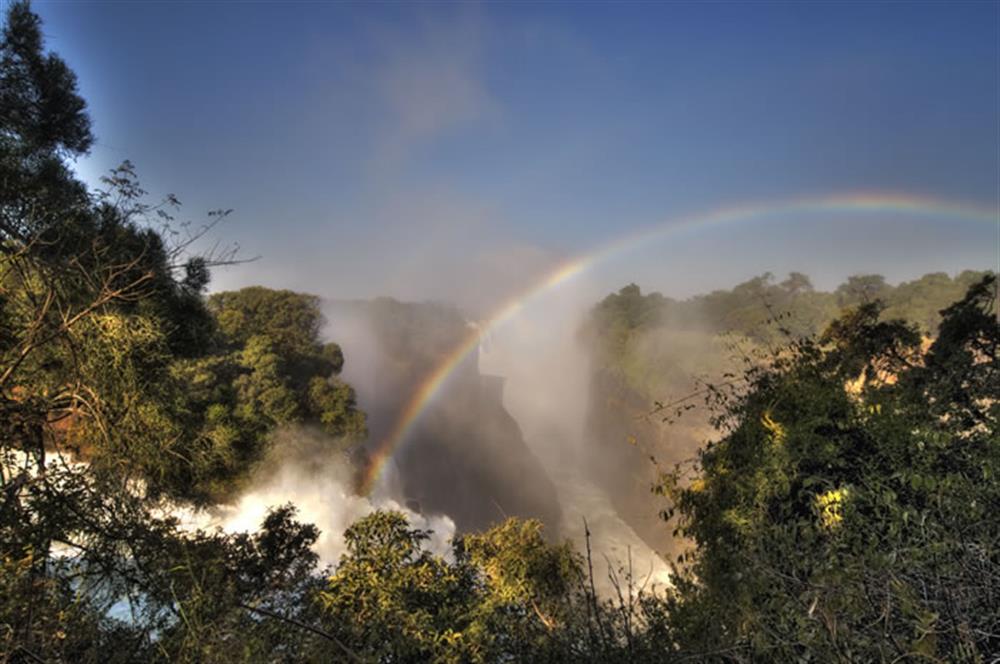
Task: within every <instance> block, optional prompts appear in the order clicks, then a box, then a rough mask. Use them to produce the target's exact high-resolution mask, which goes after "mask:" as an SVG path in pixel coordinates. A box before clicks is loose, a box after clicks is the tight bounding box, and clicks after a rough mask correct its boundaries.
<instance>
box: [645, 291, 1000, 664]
mask: <svg viewBox="0 0 1000 664" xmlns="http://www.w3.org/2000/svg"><path fill="white" fill-rule="evenodd" d="M994 289H995V279H994V278H993V277H987V278H985V279H983V280H982V281H980V282H979V283H977V284H976V285H974V286H973V287H972V288H971V289H970V291H969V293H968V294H967V296H966V297H965V298H963V299H962V300H961V301H959V302H957V303H956V304H954V305H952V306H951V307H949V308H947V309H945V310H944V311H943V312H942V318H941V323H940V332H939V335H938V337H937V338H936V339H935V340H934V342H933V343H932V344H931V346H930V348H929V350H927V352H926V353H922V352H921V349H920V335H919V334H918V332H917V331H916V330H915V329H914V328H912V327H910V326H908V325H906V324H904V323H902V322H898V321H884V320H880V314H881V307H880V306H879V305H878V304H876V303H869V304H866V305H863V306H861V307H860V308H859V309H857V310H855V311H854V312H852V313H851V314H849V315H848V316H846V317H845V318H842V319H840V320H838V321H836V322H835V323H834V324H833V325H832V326H831V327H830V329H829V330H828V332H827V333H826V334H825V335H824V337H823V338H822V339H821V340H820V341H819V342H815V341H811V340H805V341H801V342H797V343H795V344H793V346H792V347H791V348H789V349H786V350H785V351H783V352H782V353H780V354H779V356H778V357H776V358H774V360H773V362H772V363H771V365H769V366H768V367H766V368H759V367H758V368H754V369H751V370H750V371H748V373H747V374H746V378H747V383H746V384H745V387H744V388H742V389H739V390H735V391H733V392H730V393H723V392H716V393H714V394H713V397H716V398H717V401H716V403H717V404H718V405H719V407H720V411H719V414H718V417H717V419H716V423H717V424H718V425H719V426H720V427H722V430H723V432H724V435H723V437H722V438H721V439H719V440H718V441H716V442H713V443H710V444H709V445H708V446H707V447H705V448H704V450H703V451H701V452H700V453H699V455H698V469H697V473H696V475H695V477H694V478H693V479H691V481H689V482H687V481H685V475H684V474H683V473H681V472H678V473H675V474H674V475H672V476H670V477H667V478H665V482H664V485H663V491H664V492H666V493H667V494H668V495H669V496H670V497H671V498H672V499H673V502H674V510H675V514H676V516H677V518H678V527H679V530H680V532H681V533H682V534H683V535H685V536H687V537H690V538H692V539H693V541H694V543H695V548H694V549H693V550H692V551H690V552H689V553H688V554H687V555H686V557H685V558H684V559H683V562H684V566H683V569H684V571H685V575H684V576H682V577H680V581H679V586H678V587H679V590H680V592H679V595H678V598H679V602H678V605H677V606H676V607H675V609H674V610H673V611H672V617H671V620H672V621H675V625H678V626H679V627H678V629H677V633H686V634H687V636H686V637H685V638H684V641H683V645H684V647H685V648H692V649H698V650H703V651H715V652H726V653H728V654H727V657H728V658H730V659H733V660H735V661H760V660H767V661H891V660H899V659H906V658H917V657H920V658H923V659H928V660H930V661H969V662H976V661H986V657H987V655H989V654H990V653H995V652H996V651H997V649H998V648H1000V641H998V640H997V636H996V634H995V630H994V629H993V628H992V627H991V625H992V626H995V625H996V624H998V623H1000V613H998V611H997V607H998V606H1000V603H998V601H997V600H998V596H997V594H996V589H997V588H998V587H1000V585H998V580H1000V528H998V527H997V524H998V522H997V521H996V519H994V518H992V517H991V516H990V515H995V514H996V513H997V511H998V510H1000V481H998V480H997V471H998V470H1000V434H998V427H997V425H998V421H1000V418H998V415H1000V411H998V406H997V401H996V395H997V393H998V392H997V386H998V385H1000V382H998V374H997V359H996V358H997V350H998V343H1000V333H998V327H997V323H996V317H995V316H996V313H995V299H994V298H995V290H994ZM859 377H860V380H859ZM684 625H687V628H686V629H684V628H683V626H684Z"/></svg>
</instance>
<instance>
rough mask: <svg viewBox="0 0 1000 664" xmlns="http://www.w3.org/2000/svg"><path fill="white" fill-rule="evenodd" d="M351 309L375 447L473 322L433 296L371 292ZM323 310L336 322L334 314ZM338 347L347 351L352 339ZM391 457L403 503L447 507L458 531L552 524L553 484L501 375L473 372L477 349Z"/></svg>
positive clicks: (433, 509) (556, 513) (432, 509)
mask: <svg viewBox="0 0 1000 664" xmlns="http://www.w3.org/2000/svg"><path fill="white" fill-rule="evenodd" d="M350 309H351V315H352V316H353V318H354V320H355V323H356V322H357V321H358V320H362V321H363V323H364V324H363V325H355V326H356V328H357V329H358V330H359V331H362V330H363V334H364V335H367V338H366V339H365V340H364V343H365V344H366V346H367V347H366V353H365V359H366V361H367V363H368V365H369V366H368V367H365V369H367V371H368V373H369V375H368V376H367V378H360V379H358V381H357V382H358V383H359V385H362V386H366V387H364V388H363V389H362V390H359V394H362V395H364V397H365V402H363V404H362V405H363V406H364V407H365V408H366V410H367V411H368V413H369V421H370V426H369V429H370V431H371V439H370V445H372V446H374V445H377V444H379V442H380V441H381V440H383V439H384V437H385V436H386V435H388V434H389V432H390V431H391V429H392V427H393V425H394V424H395V423H396V422H397V420H398V418H399V416H400V414H401V413H402V412H403V409H404V408H405V406H406V403H407V401H408V400H409V399H410V398H411V396H412V395H413V394H414V393H415V392H416V391H417V390H418V389H419V387H420V386H421V384H422V382H423V381H424V380H426V378H427V377H428V376H429V375H431V373H432V372H433V370H434V368H435V367H436V366H438V365H439V363H440V362H441V361H442V360H443V359H444V358H445V357H447V356H448V354H449V353H450V352H451V351H452V349H454V348H455V347H456V346H458V345H459V344H460V343H461V342H462V341H463V340H464V339H466V338H468V335H469V334H471V333H472V330H470V329H469V327H468V326H467V324H466V322H465V320H464V319H463V318H462V316H461V315H460V314H459V313H458V312H457V311H456V310H454V309H452V308H450V307H445V306H441V305H436V304H429V303H421V304H414V303H403V302H396V301H394V300H387V299H378V300H374V301H370V302H358V303H352V304H351V305H350ZM330 317H331V319H334V321H333V322H334V326H336V319H337V317H338V314H337V313H331V316H330ZM344 346H345V353H346V355H347V357H348V358H350V357H351V344H350V340H347V341H346V342H345V344H344ZM347 369H348V370H350V369H351V365H350V361H349V362H348V364H347ZM357 369H358V367H355V368H354V370H357ZM393 460H394V462H395V464H396V468H397V471H398V482H399V485H400V487H401V489H402V492H403V494H404V498H405V499H406V501H407V503H408V504H409V505H410V506H411V507H414V508H417V509H419V510H422V511H425V512H428V513H444V514H447V515H449V516H450V517H451V518H453V519H454V520H455V524H456V526H457V527H458V529H459V530H460V531H471V530H480V529H483V528H487V527H489V526H490V525H492V524H494V523H496V522H498V521H501V520H503V519H504V518H506V517H508V516H518V517H525V518H538V519H540V520H542V521H543V522H544V523H545V524H546V525H547V526H548V528H547V530H548V531H549V532H555V530H556V528H557V527H558V524H559V517H560V509H559V502H558V497H557V495H556V490H555V487H554V485H553V484H552V481H551V479H550V478H549V477H548V475H547V474H546V472H545V471H544V469H543V468H542V465H541V463H540V462H539V460H538V459H537V458H536V457H535V455H534V454H533V453H532V451H531V449H530V448H529V447H528V446H527V444H526V443H525V441H524V438H523V436H522V433H521V430H520V428H519V427H518V424H517V422H516V421H515V420H514V418H513V417H511V415H510V414H509V413H508V412H507V410H506V409H505V408H504V406H503V379H502V378H499V377H496V376H484V375H481V374H480V373H479V369H478V359H477V356H476V353H475V352H473V353H470V357H468V358H466V359H465V360H464V361H463V362H462V363H461V364H460V365H459V366H458V367H456V368H455V369H454V371H452V372H451V375H450V377H449V379H448V380H447V381H446V383H445V384H444V385H443V387H442V389H441V391H440V393H439V394H437V395H436V397H435V399H434V400H433V402H432V403H431V404H430V405H429V406H428V407H427V408H426V409H425V411H424V413H423V414H422V416H421V417H420V419H419V420H418V421H417V423H416V425H415V427H414V429H413V431H411V432H410V434H409V435H408V436H407V437H406V440H404V441H403V443H402V444H401V445H400V447H399V448H398V449H397V450H396V452H395V454H394V456H393Z"/></svg>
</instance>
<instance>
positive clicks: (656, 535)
mask: <svg viewBox="0 0 1000 664" xmlns="http://www.w3.org/2000/svg"><path fill="white" fill-rule="evenodd" d="M650 407H651V404H650V402H649V400H648V399H646V398H644V397H643V396H641V395H640V394H638V393H637V392H636V391H635V390H633V389H631V388H630V387H629V386H628V385H626V384H625V382H624V381H623V380H622V379H621V378H620V377H618V376H616V375H614V374H613V373H612V372H609V371H606V370H595V372H594V374H593V376H592V380H591V385H590V407H589V409H588V413H587V428H586V430H587V436H588V439H587V441H586V443H587V444H586V447H587V449H588V451H589V456H588V458H587V468H588V474H589V476H590V479H591V480H592V481H593V482H594V483H595V484H597V485H598V486H600V487H601V489H603V490H604V491H605V493H606V494H607V495H608V497H609V499H610V500H611V503H612V505H614V507H615V509H616V510H617V511H618V513H619V515H620V516H621V517H622V519H623V520H624V521H625V522H626V523H628V525H629V526H631V527H632V529H633V530H635V532H636V533H637V534H638V535H639V536H640V537H641V538H642V539H643V540H644V541H645V542H646V543H647V544H648V545H649V546H650V548H652V549H654V550H655V551H658V552H661V553H663V552H665V551H668V550H673V549H674V546H673V538H672V537H671V536H670V530H671V529H670V528H669V527H668V526H667V524H666V523H664V521H663V520H662V519H661V518H660V516H659V511H660V509H662V507H663V505H662V503H663V499H662V498H660V497H658V496H656V495H654V494H653V485H654V484H655V483H656V480H657V476H658V474H659V471H658V469H657V466H656V464H655V463H654V462H653V460H652V459H650V456H657V455H656V453H657V452H660V451H662V449H663V447H664V446H665V444H666V440H665V438H664V431H663V429H662V427H660V426H658V420H657V419H656V418H651V417H649V411H650Z"/></svg>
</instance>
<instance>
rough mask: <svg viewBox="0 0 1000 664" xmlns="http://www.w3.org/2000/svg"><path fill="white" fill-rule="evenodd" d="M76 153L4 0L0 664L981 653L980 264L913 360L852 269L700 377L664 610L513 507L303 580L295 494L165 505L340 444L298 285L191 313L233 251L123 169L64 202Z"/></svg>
mask: <svg viewBox="0 0 1000 664" xmlns="http://www.w3.org/2000/svg"><path fill="white" fill-rule="evenodd" d="M92 140H93V138H92V136H91V133H90V126H89V120H88V118H87V116H86V113H85V104H84V102H83V100H82V99H80V98H79V96H78V95H77V94H76V88H75V80H74V77H73V75H72V73H71V72H70V71H69V69H68V68H67V67H66V65H65V64H64V63H63V62H62V61H61V60H60V59H59V58H57V57H55V56H53V55H47V54H46V53H45V52H44V50H43V45H42V40H41V31H40V25H39V21H38V19H37V17H36V16H35V15H34V14H32V12H31V11H30V8H29V7H28V6H27V5H26V4H24V3H15V4H13V5H12V6H11V7H10V10H9V12H8V15H7V19H6V24H5V27H4V32H3V37H2V43H0V661H2V662H64V661H76V662H145V661H181V662H248V661H249V662H255V661H259V662H265V661H266V662H299V661H315V662H327V661H355V662H425V661H443V662H476V661H481V662H496V661H509V662H513V661H550V662H563V661H574V660H575V661H595V662H596V661H600V662H613V661H621V662H637V661H650V662H654V661H657V662H661V661H662V662H671V661H734V662H751V661H844V662H848V661H859V660H861V661H866V660H872V661H905V660H907V659H910V660H914V659H923V660H928V661H967V662H986V661H989V656H990V655H991V654H995V653H997V652H998V651H1000V635H998V634H997V628H996V625H997V624H1000V608H998V607H1000V597H998V596H997V588H1000V521H998V520H997V519H996V514H998V513H1000V479H998V473H1000V440H998V428H997V424H998V422H997V420H998V417H1000V404H998V402H997V399H996V396H997V394H998V391H1000V390H998V388H1000V375H998V365H997V345H998V343H1000V337H998V328H997V322H996V303H995V288H996V282H995V279H993V278H992V277H991V276H988V275H987V276H984V277H982V278H978V277H977V278H971V277H970V278H969V279H965V277H962V278H961V280H965V281H963V282H962V284H961V289H962V290H963V292H964V291H967V292H965V294H963V295H959V296H957V297H955V298H953V299H955V300H956V302H955V303H954V304H952V305H950V306H948V307H947V308H945V309H944V311H943V313H942V315H941V318H940V321H938V320H937V319H936V318H935V319H933V323H932V324H933V325H934V333H935V338H934V341H933V343H931V344H929V346H928V347H927V348H926V349H925V348H923V344H922V338H921V331H919V330H917V329H915V328H913V327H910V326H909V325H908V324H906V323H902V322H899V321H894V320H891V319H890V318H888V315H889V314H890V313H891V309H886V310H884V311H883V310H882V308H881V307H882V305H879V304H878V303H877V302H876V301H875V300H871V301H869V298H870V297H872V296H875V295H879V294H880V293H879V292H878V290H877V289H876V290H875V291H873V292H870V291H871V290H872V289H871V288H868V286H864V287H863V289H862V290H861V291H859V292H862V293H864V295H863V297H860V300H861V301H860V303H859V304H858V305H857V306H853V307H851V308H850V309H849V310H848V313H847V314H846V315H845V316H843V317H840V318H837V319H836V320H834V321H833V322H832V324H830V325H829V326H826V329H825V332H824V333H823V334H822V335H819V336H808V335H804V336H799V335H798V334H792V333H787V334H786V333H785V332H781V330H778V336H777V337H774V339H773V340H771V341H769V343H773V344H775V346H774V348H773V350H774V352H773V353H771V354H770V356H769V357H768V358H767V361H764V362H754V363H752V364H751V365H750V366H749V367H748V368H747V369H746V371H745V372H744V373H743V375H742V377H740V378H739V379H734V380H731V381H728V382H726V383H725V385H720V386H717V387H716V388H714V389H712V390H710V391H708V392H707V394H708V396H709V405H710V406H711V407H713V408H714V412H715V414H716V417H715V419H714V424H715V426H716V427H717V431H718V436H717V437H716V439H715V440H714V442H711V443H710V444H708V445H707V446H706V447H704V448H703V450H702V451H701V452H700V453H699V456H698V462H697V465H696V466H695V468H693V469H685V468H681V469H678V470H677V471H676V472H675V473H673V474H670V475H667V476H665V477H664V478H663V481H662V484H661V491H662V492H663V493H664V494H665V495H667V496H668V497H669V498H670V499H671V500H672V504H673V509H674V514H673V517H674V518H675V520H676V521H675V523H676V526H677V527H678V528H680V530H681V532H682V533H683V534H685V535H686V536H688V537H689V538H691V539H692V540H693V542H694V543H695V544H696V546H695V548H694V549H692V550H691V551H690V552H688V554H687V555H686V556H685V558H684V560H682V561H680V567H679V568H678V570H677V577H676V578H677V585H676V588H675V589H673V590H671V591H669V592H667V593H665V594H663V595H654V594H650V593H648V592H642V591H641V590H640V588H639V587H637V584H636V583H634V582H635V581H641V580H638V579H633V578H632V576H631V571H630V570H628V569H622V570H620V571H619V573H618V574H617V575H616V577H615V578H616V581H617V587H618V588H619V590H620V594H619V595H618V596H617V597H616V598H613V599H612V600H604V599H600V598H598V597H597V596H596V595H595V593H594V591H593V587H594V586H593V578H592V574H593V572H592V571H591V570H592V562H593V561H592V560H591V559H590V555H589V552H583V553H578V552H574V551H573V550H572V549H571V548H569V547H568V546H566V545H557V544H551V543H548V542H546V541H545V539H544V538H543V537H542V534H541V529H540V525H539V524H538V523H537V522H533V521H527V522H522V521H517V520H510V521H507V522H505V523H503V524H500V525H498V526H496V527H495V528H493V529H491V530H489V531H487V532H484V533H480V534H469V535H466V536H464V537H461V538H458V539H456V541H455V542H454V543H453V549H452V551H451V554H450V555H449V556H446V557H442V556H439V555H435V554H432V553H431V552H429V551H428V550H427V548H426V546H425V544H426V539H427V533H425V532H422V531H420V530H417V529H414V528H412V527H411V526H410V525H409V524H408V523H407V522H406V520H405V518H404V517H402V516H401V515H399V514H396V513H386V512H376V513H374V514H372V515H370V516H368V517H366V518H365V519H362V520H361V521H359V522H357V523H355V524H354V525H353V526H351V528H350V529H349V530H348V531H347V533H346V539H347V551H346V553H345V554H344V556H343V557H342V559H341V560H340V561H339V564H338V565H337V566H336V567H335V568H333V569H321V568H319V566H318V563H317V557H316V555H315V553H314V552H313V550H312V548H311V547H312V545H313V544H314V542H315V541H316V539H317V537H318V532H317V530H316V528H315V527H313V526H310V525H307V524H302V523H299V522H298V521H297V520H296V518H295V517H296V514H295V510H294V507H292V506H284V507H278V508H276V509H274V510H273V511H272V512H271V513H270V514H269V515H268V516H267V518H266V519H265V521H264V523H262V524H261V528H260V529H259V530H258V531H257V532H255V533H250V534H237V535H227V534H223V533H221V532H203V531H187V530H184V529H182V528H180V527H179V524H178V523H177V521H176V520H175V519H174V518H172V517H170V516H169V515H170V514H171V513H172V510H174V508H176V507H178V506H180V505H187V504H192V503H193V504H206V503H211V502H213V501H216V500H219V499H222V498H224V497H227V496H230V495H232V494H233V493H234V492H236V491H238V490H239V488H240V486H241V482H242V481H244V479H245V478H246V477H248V476H249V474H250V473H251V472H252V471H253V469H254V467H255V465H256V464H257V463H258V462H259V461H260V460H261V459H262V458H263V455H264V454H265V452H266V451H267V448H268V447H269V445H270V444H271V441H272V440H273V437H272V436H271V435H270V434H271V433H272V432H273V431H274V430H275V429H276V428H278V427H281V426H289V425H294V424H298V425H306V426H315V427H318V428H321V429H324V430H325V431H326V432H327V433H328V434H329V436H328V440H329V445H330V448H329V453H330V454H341V453H344V452H348V451H349V450H350V448H351V447H352V446H353V445H354V444H355V443H356V442H357V440H358V438H359V437H360V436H361V435H363V432H364V416H363V414H361V413H360V412H358V410H357V409H356V408H355V406H354V403H353V395H352V392H351V390H350V388H349V387H348V386H346V385H345V384H343V383H342V382H340V381H339V380H337V378H336V374H337V373H338V372H339V371H340V368H341V366H342V364H343V361H344V358H343V356H342V354H341V353H340V352H339V349H338V348H337V347H336V346H335V345H331V344H323V343H321V342H320V341H319V336H318V334H319V325H320V317H319V314H318V310H317V303H316V301H315V299H313V298H311V297H309V296H303V295H299V294H295V293H289V292H280V291H271V290H267V289H263V288H252V289H246V290H243V291H240V292H237V293H224V294H219V295H216V296H213V297H208V298H206V297H205V295H204V290H205V287H206V285H207V283H208V279H209V271H210V268H211V267H212V266H213V264H215V263H218V262H220V261H221V262H225V261H226V260H228V259H229V257H226V256H223V257H221V258H220V257H218V256H216V257H213V256H195V255H192V253H191V251H190V249H191V239H192V238H195V237H197V232H195V233H194V234H193V235H190V234H188V235H185V234H184V233H182V234H181V235H180V236H176V235H173V234H170V233H168V232H166V230H165V229H164V228H163V227H162V225H163V224H169V223H170V222H171V221H172V219H171V217H170V215H171V212H170V210H171V209H172V208H171V206H167V207H161V206H151V205H149V204H147V203H145V202H144V201H145V196H144V192H142V191H141V189H140V188H139V186H138V184H137V182H136V179H135V176H134V173H133V171H132V169H131V167H130V166H129V165H127V164H126V165H125V166H123V168H121V169H119V170H117V171H116V172H115V173H113V174H112V175H111V176H110V177H109V178H108V181H107V185H108V191H107V192H106V193H104V194H92V193H91V192H89V191H87V189H86V188H85V187H84V186H83V185H82V184H81V183H80V182H78V181H77V180H76V179H75V178H74V177H73V175H72V173H71V171H70V169H69V167H68V165H67V161H66V160H67V159H68V158H70V157H73V156H76V155H80V154H82V153H84V152H85V151H86V150H87V149H88V147H89V146H90V144H91V143H92ZM168 202H169V203H173V202H174V201H173V200H172V199H171V200H170V201H168ZM218 216H219V215H216V217H218ZM174 237H181V238H184V239H182V240H181V241H180V242H179V243H178V242H173V241H172V240H170V239H169V238H174ZM966 282H967V283H966ZM866 283H868V282H866ZM764 285H766V284H764ZM966 286H968V288H967V289H966ZM780 287H781V288H783V289H785V290H790V289H791V287H785V286H780ZM950 287H951V286H949V288H950ZM622 295H623V296H629V295H630V294H629V293H623V294H622ZM635 295H636V296H639V293H638V292H636V293H635ZM612 301H613V300H612ZM890 302H891V299H890ZM842 304H848V305H850V304H853V302H851V301H845V302H843V303H842ZM671 306H672V305H671ZM891 306H896V305H891ZM921 306H923V305H921ZM935 306H936V305H935ZM624 311H625V312H626V314H625V315H626V316H628V317H630V318H629V320H630V321H632V317H633V312H632V310H631V309H630V308H629V307H626V308H625V309H624ZM637 311H638V313H636V314H635V315H636V316H637V317H636V318H635V321H641V320H644V316H646V314H644V313H642V312H641V308H640V310H637ZM824 316H825V314H824ZM817 320H819V319H817ZM928 320H930V319H928ZM629 325H632V323H631V322H629ZM818 325H819V323H818V322H817V327H816V329H815V330H812V329H810V330H806V332H812V331H816V330H819V327H818ZM927 331H930V330H929V329H928V330H927ZM859 377H860V378H861V380H859ZM664 527H668V526H667V525H666V524H664Z"/></svg>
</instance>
